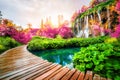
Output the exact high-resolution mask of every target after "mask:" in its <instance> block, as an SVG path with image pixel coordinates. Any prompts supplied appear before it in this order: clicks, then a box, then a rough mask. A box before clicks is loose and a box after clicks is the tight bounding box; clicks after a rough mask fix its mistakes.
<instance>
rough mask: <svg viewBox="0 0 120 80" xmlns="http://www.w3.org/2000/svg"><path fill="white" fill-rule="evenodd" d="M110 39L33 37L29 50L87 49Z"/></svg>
mask: <svg viewBox="0 0 120 80" xmlns="http://www.w3.org/2000/svg"><path fill="white" fill-rule="evenodd" d="M106 38H108V37H105V36H104V37H96V38H70V39H62V38H55V39H48V38H40V37H33V39H32V40H31V41H30V42H29V44H28V50H31V51H32V50H43V49H59V48H71V47H85V46H89V45H90V44H96V43H102V42H104V40H105V39H106Z"/></svg>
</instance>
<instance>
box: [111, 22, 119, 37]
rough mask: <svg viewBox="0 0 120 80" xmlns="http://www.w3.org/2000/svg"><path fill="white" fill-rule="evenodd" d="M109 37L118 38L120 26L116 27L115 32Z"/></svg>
mask: <svg viewBox="0 0 120 80" xmlns="http://www.w3.org/2000/svg"><path fill="white" fill-rule="evenodd" d="M111 37H116V38H118V37H120V24H119V25H117V27H116V29H115V32H113V33H111Z"/></svg>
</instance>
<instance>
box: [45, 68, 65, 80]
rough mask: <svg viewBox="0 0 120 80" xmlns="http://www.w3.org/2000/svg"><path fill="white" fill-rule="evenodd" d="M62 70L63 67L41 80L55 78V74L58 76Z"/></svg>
mask: <svg viewBox="0 0 120 80" xmlns="http://www.w3.org/2000/svg"><path fill="white" fill-rule="evenodd" d="M64 69H65V67H62V68H60V69H58V70H56V71H55V72H53V73H52V74H50V75H49V76H47V77H46V78H45V79H43V80H50V79H51V78H52V77H53V76H55V75H56V74H58V73H59V72H60V71H62V70H64Z"/></svg>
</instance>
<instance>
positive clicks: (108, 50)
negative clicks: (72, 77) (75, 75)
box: [73, 42, 120, 80]
mask: <svg viewBox="0 0 120 80" xmlns="http://www.w3.org/2000/svg"><path fill="white" fill-rule="evenodd" d="M73 63H74V66H75V68H77V69H79V70H81V71H86V70H92V71H93V72H95V73H98V74H100V75H101V76H103V77H108V78H112V79H116V80H117V79H119V78H120V76H119V75H120V42H114V43H99V44H94V45H89V46H88V47H82V48H81V51H80V52H77V53H75V55H74V57H73Z"/></svg>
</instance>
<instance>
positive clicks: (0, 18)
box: [0, 11, 2, 24]
mask: <svg viewBox="0 0 120 80" xmlns="http://www.w3.org/2000/svg"><path fill="white" fill-rule="evenodd" d="M1 21H2V14H1V11H0V24H1Z"/></svg>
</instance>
